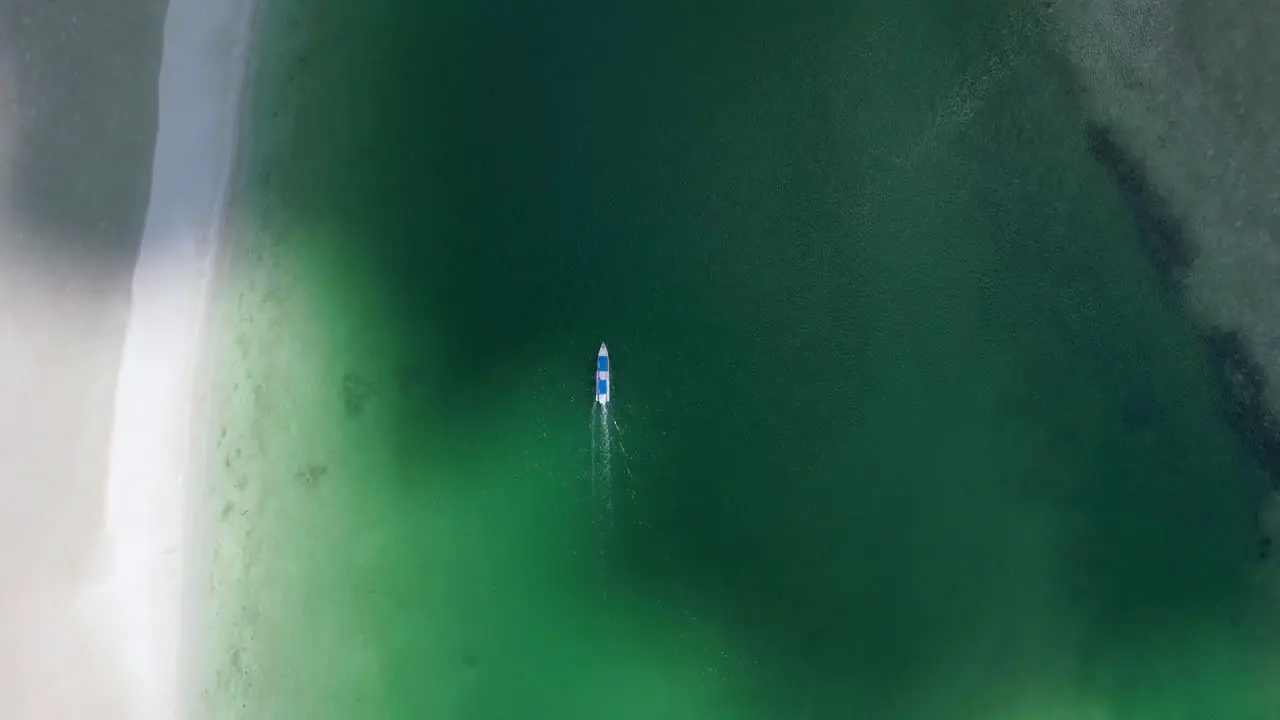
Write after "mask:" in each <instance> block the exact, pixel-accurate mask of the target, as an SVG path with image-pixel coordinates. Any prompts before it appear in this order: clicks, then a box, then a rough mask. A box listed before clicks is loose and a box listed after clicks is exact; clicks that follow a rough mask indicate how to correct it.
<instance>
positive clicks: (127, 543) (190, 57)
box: [81, 0, 253, 720]
mask: <svg viewBox="0 0 1280 720" xmlns="http://www.w3.org/2000/svg"><path fill="white" fill-rule="evenodd" d="M252 7H253V6H252V0H219V1H218V2H209V1H208V0H173V1H172V4H171V6H170V8H169V14H168V16H167V18H166V22H165V32H164V56H163V62H162V66H161V72H160V121H159V136H158V138H157V143H156V151H155V157H154V160H153V185H152V190H151V199H150V204H149V206H148V209H147V216H146V227H145V231H144V237H143V240H142V249H141V253H140V255H139V259H138V263H137V267H136V269H135V272H134V281H133V293H134V295H133V301H132V307H131V311H130V316H129V324H128V329H127V331H126V335H125V342H124V352H123V357H122V362H121V367H120V376H119V380H118V383H117V386H116V395H115V416H114V423H113V428H112V439H111V455H110V469H109V476H108V478H109V479H108V490H107V498H106V517H105V523H104V525H105V536H104V540H103V543H102V546H101V554H100V564H99V566H98V568H97V569H98V571H99V574H98V576H97V577H96V578H95V583H96V584H95V585H93V586H92V587H91V588H90V589H89V590H88V592H86V594H85V596H84V597H83V601H82V603H81V608H82V610H83V612H84V614H85V617H86V620H87V622H88V623H89V624H90V625H91V626H92V627H93V629H94V631H95V634H96V635H97V637H98V638H99V640H100V642H101V643H102V646H101V647H100V651H102V652H104V653H108V654H110V655H112V656H118V657H120V658H121V661H120V663H118V666H119V667H120V668H121V669H122V670H123V672H124V673H125V674H126V675H127V683H128V685H129V695H130V701H131V703H132V708H131V711H130V717H134V718H138V719H139V720H161V719H164V720H168V719H171V718H176V717H178V716H179V715H180V714H181V712H180V707H181V704H180V699H179V677H180V659H181V657H182V655H181V654H180V648H179V644H180V640H181V641H182V642H186V640H187V638H186V637H185V636H184V634H183V630H184V626H187V625H189V624H187V623H183V622H182V619H181V610H182V605H183V603H182V598H183V588H182V581H183V561H184V558H185V557H186V556H187V555H188V553H187V550H186V548H185V547H184V544H185V543H184V539H185V538H186V536H187V530H186V528H185V527H184V526H185V525H186V523H185V522H184V519H185V515H186V509H187V507H186V506H187V495H188V492H189V490H188V488H187V485H186V477H187V474H188V472H189V470H190V460H191V458H190V457H189V446H190V437H191V434H192V432H193V431H197V430H198V429H197V428H194V427H192V424H193V423H192V406H193V402H192V398H193V392H194V389H195V385H194V383H195V376H194V369H195V366H196V355H197V351H198V339H199V328H200V324H201V320H202V318H203V314H204V305H205V295H206V293H207V289H208V281H209V274H210V270H211V268H212V267H213V263H212V258H213V253H214V248H215V244H216V241H217V237H218V234H219V231H220V227H221V214H222V211H223V207H224V195H225V193H226V189H227V185H228V180H229V176H230V173H231V169H232V161H233V159H234V155H235V145H236V126H237V121H238V119H239V104H240V95H241V93H240V86H241V82H242V79H243V76H244V69H245V67H246V56H247V49H248V45H249V33H250V26H251V22H250V20H251V15H252Z"/></svg>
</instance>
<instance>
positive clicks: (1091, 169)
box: [202, 0, 1280, 720]
mask: <svg viewBox="0 0 1280 720" xmlns="http://www.w3.org/2000/svg"><path fill="white" fill-rule="evenodd" d="M264 5H265V6H266V10H264V18H263V30H262V32H263V37H264V38H265V40H264V46H263V48H264V49H263V50H262V53H261V55H262V57H261V58H260V62H259V65H258V67H257V68H256V69H255V72H254V79H255V88H254V92H253V102H254V111H253V118H252V122H251V123H250V124H249V126H248V130H247V153H246V155H245V158H244V162H243V163H242V171H243V174H244V178H245V185H244V187H243V188H242V191H241V192H240V194H239V196H238V197H237V199H236V201H235V204H234V211H235V212H234V216H233V221H234V225H235V229H236V234H237V237H238V243H237V244H236V246H235V247H234V250H233V251H231V252H229V253H228V256H227V258H226V261H225V263H224V266H223V268H222V271H221V279H220V290H219V299H218V301H217V302H216V307H215V311H214V317H213V325H212V328H213V330H212V331H211V332H212V337H214V339H215V340H214V357H216V358H217V370H218V379H217V382H216V383H215V389H214V391H213V392H214V397H215V398H216V403H215V405H214V407H213V411H214V413H215V418H216V420H217V422H216V423H215V426H214V427H215V429H214V431H213V432H214V438H213V439H212V440H211V441H210V442H211V443H212V447H213V450H212V451H211V455H210V458H211V459H210V465H211V467H212V476H211V478H210V481H211V483H212V487H211V489H209V490H208V493H207V495H206V496H205V497H206V498H207V499H206V501H205V505H206V506H207V507H208V508H209V512H208V513H207V515H208V517H207V518H206V525H207V526H208V529H207V532H209V533H212V534H211V535H209V537H210V538H211V540H210V543H211V545H210V547H211V548H212V552H213V557H212V558H211V561H212V563H213V565H212V566H211V572H212V574H211V576H210V578H209V583H210V585H209V588H210V590H209V591H210V592H211V593H212V596H213V597H214V598H215V600H216V602H215V603H214V605H213V606H211V607H212V610H211V612H216V613H218V615H217V622H218V627H219V628H220V631H219V633H220V634H219V637H218V642H217V643H215V645H214V647H213V650H212V652H213V657H212V662H213V666H212V669H211V670H210V676H209V678H208V680H207V687H206V689H205V693H204V699H203V700H202V703H203V707H204V710H205V713H206V715H207V716H209V717H219V718H224V717H240V718H254V719H255V720H259V719H263V720H265V719H268V718H371V717H378V718H422V717H431V718H459V719H462V718H467V719H471V718H474V719H477V720H488V719H490V718H494V719H497V718H557V719H563V720H573V719H575V718H583V719H586V718H592V719H599V718H619V719H627V718H636V719H640V718H644V719H650V718H876V719H892V718H913V719H914V718H959V719H964V718H1001V719H1005V718H1008V719H1010V720H1013V719H1019V720H1020V719H1024V718H1037V719H1043V718H1049V719H1058V718H1070V719H1073V720H1074V719H1077V718H1079V719H1088V720H1095V719H1096V720H1101V719H1110V718H1133V717H1160V718H1171V719H1172V718H1253V717H1262V716H1263V713H1265V712H1274V710H1275V709H1276V708H1277V707H1280V698H1278V697H1277V692H1276V690H1275V689H1274V685H1275V684H1274V683H1273V682H1270V681H1269V680H1268V678H1269V675H1268V673H1269V672H1271V670H1272V669H1273V668H1274V661H1273V659H1272V658H1271V657H1270V656H1269V655H1268V652H1271V653H1274V650H1271V651H1268V647H1271V648H1274V647H1275V645H1274V641H1273V640H1272V639H1271V636H1270V635H1269V633H1270V632H1271V630H1270V628H1269V627H1268V626H1266V625H1265V624H1264V623H1263V622H1262V620H1261V619H1260V618H1261V614H1260V612H1259V610H1258V608H1257V593H1256V591H1255V590H1254V588H1253V585H1252V579H1251V576H1250V574H1251V571H1252V567H1251V562H1252V558H1253V550H1254V542H1255V540H1256V538H1255V536H1254V528H1253V521H1252V516H1251V508H1250V506H1249V501H1250V499H1251V496H1250V493H1251V492H1252V490H1251V487H1252V483H1254V482H1255V476H1254V474H1255V472H1256V471H1255V470H1254V469H1253V468H1252V467H1251V465H1250V461H1249V459H1248V458H1247V457H1246V456H1245V454H1244V453H1243V451H1242V450H1241V449H1240V447H1239V445H1238V443H1237V442H1236V440H1235V439H1234V438H1233V436H1232V435H1231V434H1230V432H1229V430H1228V429H1227V428H1226V427H1225V426H1224V425H1223V424H1222V423H1221V422H1220V420H1219V412H1218V409H1217V408H1218V405H1217V400H1216V397H1215V395H1214V388H1213V386H1212V383H1211V382H1210V376H1209V374H1208V372H1207V369H1206V365H1205V362H1204V358H1203V357H1202V348H1201V346H1200V345H1199V344H1198V341H1197V339H1196V338H1195V336H1194V335H1193V334H1192V332H1191V331H1190V330H1189V329H1188V328H1187V327H1186V325H1185V323H1184V321H1183V319H1182V318H1181V317H1180V316H1179V315H1178V314H1177V308H1176V304H1175V303H1172V302H1170V300H1169V299H1168V298H1166V297H1163V296H1162V294H1161V290H1160V287H1159V284H1158V282H1157V279H1156V277H1155V276H1154V273H1153V272H1152V271H1151V270H1150V269H1149V268H1148V267H1147V265H1146V264H1145V262H1144V260H1143V257H1142V255H1141V253H1140V250H1139V246H1138V243H1137V242H1136V240H1135V238H1134V237H1133V231H1132V223H1131V221H1130V220H1129V218H1128V216H1127V215H1126V214H1125V213H1126V211H1125V209H1124V208H1123V206H1122V205H1121V203H1120V199H1119V197H1118V195H1117V193H1116V192H1115V190H1114V188H1113V187H1112V186H1111V185H1110V184H1109V181H1108V179H1107V177H1106V176H1105V174H1104V173H1103V172H1102V171H1101V170H1100V169H1098V168H1096V167H1095V166H1093V165H1092V164H1091V162H1090V161H1089V160H1088V158H1087V155H1086V153H1085V152H1084V149H1083V146H1082V139H1081V130H1080V128H1081V120H1080V118H1079V116H1078V110H1077V108H1076V106H1075V105H1074V104H1073V101H1072V98H1071V96H1070V93H1069V88H1068V87H1067V86H1066V85H1065V83H1064V82H1063V81H1062V77H1063V76H1062V74H1061V69H1060V68H1059V67H1057V66H1056V65H1055V64H1054V63H1055V61H1054V60H1053V59H1052V58H1051V57H1050V56H1049V55H1048V54H1047V51H1045V50H1044V49H1043V48H1045V47H1046V46H1047V42H1048V41H1047V39H1046V38H1045V37H1044V36H1043V35H1042V34H1041V31H1040V29H1039V26H1038V24H1037V23H1036V21H1035V18H1034V16H1033V15H1031V11H1030V10H1029V9H1023V8H1022V7H1021V6H1017V7H1014V8H1013V9H1011V8H1010V7H1006V6H1000V5H995V4H988V5H982V4H974V5H971V6H969V7H964V6H957V5H945V6H943V5H939V6H937V7H933V6H929V5H927V4H924V3H908V4H873V3H856V2H854V3H850V2H845V3H830V2H819V1H818V0H808V1H804V2H794V3H776V2H775V3H765V2H759V1H756V2H753V1H751V0H747V1H743V0H738V1H736V2H732V3H730V2H701V3H672V4H670V5H671V7H661V6H658V7H655V5H654V4H653V3H638V2H620V1H610V2H600V1H598V0H597V1H595V2H540V3H531V2H517V1H516V0H507V1H501V2H500V1H497V0H487V1H485V2H462V1H461V0H455V1H454V2H436V3H422V2H412V1H409V0H404V1H402V2H392V1H391V0H383V1H382V2H379V3H367V4H359V3H353V2H346V1H339V0H316V1H315V2H311V3H306V4H305V8H304V4H303V3H292V4H291V3H289V2H286V1H285V0H276V1H274V2H273V1H272V0H265V1H264ZM601 341H605V342H607V343H608V344H609V347H610V350H611V352H612V355H613V360H614V375H615V393H616V398H615V399H616V401H617V402H616V404H615V405H614V406H613V408H612V409H611V410H610V415H609V418H608V419H607V420H605V419H604V418H601V417H599V416H598V415H596V414H595V413H597V412H598V411H596V410H595V409H594V408H593V405H592V396H591V391H592V380H591V372H592V370H593V366H594V354H595V351H596V348H597V346H598V345H599V343H600V342H601ZM606 429H607V430H608V433H607V437H606Z"/></svg>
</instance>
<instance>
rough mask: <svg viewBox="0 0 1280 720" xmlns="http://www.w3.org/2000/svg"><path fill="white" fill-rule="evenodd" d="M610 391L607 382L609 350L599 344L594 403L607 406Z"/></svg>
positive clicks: (602, 344) (610, 388)
mask: <svg viewBox="0 0 1280 720" xmlns="http://www.w3.org/2000/svg"><path fill="white" fill-rule="evenodd" d="M612 390H613V387H612V386H611V384H610V382H609V348H607V347H605V344H604V343H600V352H599V353H597V354H596V402H598V403H600V404H601V405H608V404H609V396H610V395H611V394H612Z"/></svg>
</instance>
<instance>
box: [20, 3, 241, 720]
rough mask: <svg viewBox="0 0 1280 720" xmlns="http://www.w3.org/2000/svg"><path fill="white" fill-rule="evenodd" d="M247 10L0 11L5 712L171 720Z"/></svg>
mask: <svg viewBox="0 0 1280 720" xmlns="http://www.w3.org/2000/svg"><path fill="white" fill-rule="evenodd" d="M250 7H251V5H250V3H249V2H247V1H244V0H240V1H235V2H221V3H201V2H199V1H198V0H178V1H176V2H173V3H166V2H165V0H136V1H135V2H130V3H127V4H124V5H115V6H112V7H107V6H104V5H101V4H98V3H88V2H66V3H56V4H54V3H44V2H26V1H25V0H24V1H20V2H17V3H6V4H5V7H4V8H3V9H2V10H0V218H2V219H0V308H3V314H2V315H0V378H3V380H0V395H2V396H3V398H4V401H5V403H4V404H5V407H6V409H7V410H8V412H6V413H5V414H4V415H3V427H2V428H0V430H2V432H0V437H3V440H2V441H0V442H2V443H3V445H0V480H2V481H3V482H2V483H0V493H3V498H4V503H3V508H4V511H3V512H4V517H3V523H0V525H2V526H3V530H2V531H0V532H3V533H4V535H3V537H0V548H3V550H0V583H3V591H2V592H0V639H2V640H3V641H4V642H5V645H6V647H8V648H11V651H10V652H8V653H6V660H5V661H4V665H3V666H0V698H4V700H3V707H2V708H0V714H3V715H4V716H5V717H10V718H42V719H57V718H64V717H65V718H82V717H96V718H172V717H177V716H178V715H179V711H178V695H179V690H178V683H179V671H178V667H179V659H178V658H179V652H180V645H182V644H184V643H186V641H187V638H188V637H189V638H190V639H191V640H192V641H193V642H194V641H195V640H196V639H197V637H198V632H193V633H184V630H183V627H182V623H181V620H180V618H181V616H182V611H181V605H182V578H183V574H182V573H183V568H182V564H183V558H184V555H185V552H184V539H185V536H186V535H185V533H186V528H185V527H184V517H185V511H186V495H185V493H186V485H185V483H184V482H183V477H184V470H185V468H186V464H187V458H186V447H187V438H188V436H189V434H190V433H191V431H192V428H191V427H190V424H189V418H190V397H191V392H192V381H193V378H192V367H193V366H194V360H195V355H196V352H197V343H198V327H199V320H200V318H201V307H202V302H203V297H204V292H205V290H204V288H205V282H204V281H205V278H206V276H207V272H208V269H209V267H210V258H211V256H212V252H213V247H214V243H215V241H216V238H217V232H218V222H219V212H220V208H221V204H222V196H223V192H224V188H225V186H226V183H227V177H228V174H229V172H230V167H231V160H232V156H233V146H234V140H235V126H236V120H237V118H238V113H237V110H236V107H237V100H238V88H239V83H240V78H241V76H242V74H243V66H244V51H245V47H246V42H245V40H246V33H247V28H248V20H249V14H248V13H249V9H250ZM162 51H163V61H162Z"/></svg>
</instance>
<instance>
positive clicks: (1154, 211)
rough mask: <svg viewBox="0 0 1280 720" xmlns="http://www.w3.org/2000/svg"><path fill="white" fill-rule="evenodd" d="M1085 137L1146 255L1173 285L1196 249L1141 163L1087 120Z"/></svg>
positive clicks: (1188, 266)
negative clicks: (1118, 196)
mask: <svg viewBox="0 0 1280 720" xmlns="http://www.w3.org/2000/svg"><path fill="white" fill-rule="evenodd" d="M1085 139H1086V142H1087V144H1088V147H1089V154H1090V155H1092V156H1093V159H1094V160H1096V161H1097V162H1098V164H1100V165H1102V167H1104V168H1106V170H1107V173H1108V174H1109V175H1111V179H1112V180H1113V181H1114V182H1115V184H1116V188H1117V189H1118V190H1119V191H1120V195H1121V197H1122V198H1123V199H1124V203H1125V205H1126V206H1127V207H1128V208H1129V212H1130V214H1131V215H1132V216H1133V222H1134V226H1135V230H1136V231H1137V233H1138V241H1139V242H1140V243H1141V244H1142V249H1143V251H1144V252H1146V254H1147V258H1148V259H1149V260H1150V261H1151V263H1152V264H1153V265H1155V267H1156V270H1157V272H1159V273H1160V276H1161V277H1162V278H1164V280H1165V281H1166V282H1168V283H1169V284H1172V285H1176V283H1177V281H1180V280H1181V279H1182V278H1183V277H1185V275H1186V273H1187V271H1188V270H1189V269H1190V267H1191V264H1192V263H1194V262H1195V259H1196V249H1195V247H1194V246H1193V245H1192V244H1191V243H1190V242H1189V241H1188V240H1187V237H1186V233H1184V232H1183V229H1182V226H1181V224H1180V223H1179V222H1178V221H1177V220H1176V219H1175V216H1174V215H1173V213H1172V212H1171V211H1170V209H1169V206H1168V203H1167V202H1166V201H1165V199H1164V198H1163V197H1162V196H1161V195H1160V194H1159V193H1158V192H1156V190H1155V188H1153V187H1152V186H1151V183H1150V182H1148V180H1147V176H1146V173H1144V172H1143V170H1142V167H1141V166H1140V165H1138V163H1137V162H1136V161H1135V160H1134V159H1133V157H1131V156H1130V155H1129V154H1128V153H1126V152H1125V151H1124V150H1123V149H1122V148H1121V147H1120V146H1119V145H1118V144H1117V143H1116V141H1115V139H1113V138H1112V137H1111V133H1110V132H1109V131H1108V130H1107V129H1106V128H1104V127H1102V126H1101V125H1098V124H1096V123H1089V124H1088V126H1087V127H1086V128H1085Z"/></svg>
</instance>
